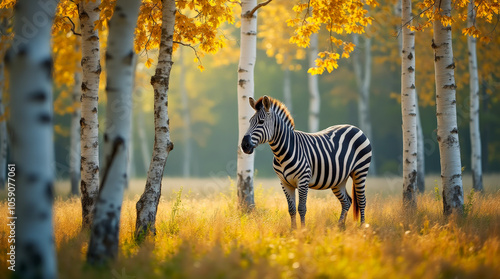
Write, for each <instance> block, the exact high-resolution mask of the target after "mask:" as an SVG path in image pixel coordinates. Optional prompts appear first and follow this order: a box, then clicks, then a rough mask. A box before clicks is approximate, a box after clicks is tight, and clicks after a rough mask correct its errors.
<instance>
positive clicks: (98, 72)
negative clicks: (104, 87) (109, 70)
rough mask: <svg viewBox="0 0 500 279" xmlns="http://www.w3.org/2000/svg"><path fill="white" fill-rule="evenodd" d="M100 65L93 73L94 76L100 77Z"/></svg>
mask: <svg viewBox="0 0 500 279" xmlns="http://www.w3.org/2000/svg"><path fill="white" fill-rule="evenodd" d="M101 70H102V69H101V64H99V65H97V70H95V71H93V73H94V74H96V75H100V74H101Z"/></svg>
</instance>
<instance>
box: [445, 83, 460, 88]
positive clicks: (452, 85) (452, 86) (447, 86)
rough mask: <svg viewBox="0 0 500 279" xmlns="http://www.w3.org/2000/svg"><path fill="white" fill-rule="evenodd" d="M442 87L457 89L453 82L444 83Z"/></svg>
mask: <svg viewBox="0 0 500 279" xmlns="http://www.w3.org/2000/svg"><path fill="white" fill-rule="evenodd" d="M443 89H457V86H456V85H455V84H453V83H452V84H446V85H444V86H443Z"/></svg>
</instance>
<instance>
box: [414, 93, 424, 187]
mask: <svg viewBox="0 0 500 279" xmlns="http://www.w3.org/2000/svg"><path fill="white" fill-rule="evenodd" d="M415 113H416V114H417V116H416V117H417V190H418V192H419V193H421V194H423V193H424V192H425V149H424V131H423V129H422V122H421V121H420V109H419V106H418V93H417V90H416V89H415Z"/></svg>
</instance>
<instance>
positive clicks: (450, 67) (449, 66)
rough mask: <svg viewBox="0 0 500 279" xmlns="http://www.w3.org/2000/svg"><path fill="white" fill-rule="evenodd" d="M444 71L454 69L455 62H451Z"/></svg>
mask: <svg viewBox="0 0 500 279" xmlns="http://www.w3.org/2000/svg"><path fill="white" fill-rule="evenodd" d="M446 69H455V62H453V63H451V64H450V65H448V66H446Z"/></svg>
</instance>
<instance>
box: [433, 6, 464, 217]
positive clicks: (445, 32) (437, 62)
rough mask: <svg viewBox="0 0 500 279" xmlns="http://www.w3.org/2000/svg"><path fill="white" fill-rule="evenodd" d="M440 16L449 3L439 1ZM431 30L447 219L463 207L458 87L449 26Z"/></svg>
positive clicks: (447, 10)
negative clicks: (432, 34) (457, 106)
mask: <svg viewBox="0 0 500 279" xmlns="http://www.w3.org/2000/svg"><path fill="white" fill-rule="evenodd" d="M440 13H441V14H442V15H445V16H450V13H451V0H442V1H441V11H440ZM433 29H434V39H433V42H432V48H433V49H434V71H435V76H436V111H437V112H436V117H437V140H438V143H439V155H440V159H441V181H442V185H443V212H444V214H445V215H449V214H451V213H452V212H455V211H456V212H458V213H461V212H462V211H463V204H464V199H463V188H462V170H461V162H460V144H459V140H458V127H457V109H456V96H455V95H456V94H455V89H456V87H457V86H456V84H455V73H454V68H455V63H454V62H453V47H452V40H451V34H452V33H451V26H446V27H445V26H443V24H442V23H441V21H440V20H436V21H434V26H433Z"/></svg>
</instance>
